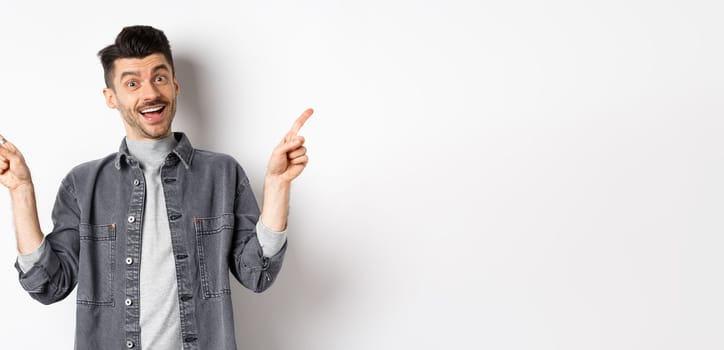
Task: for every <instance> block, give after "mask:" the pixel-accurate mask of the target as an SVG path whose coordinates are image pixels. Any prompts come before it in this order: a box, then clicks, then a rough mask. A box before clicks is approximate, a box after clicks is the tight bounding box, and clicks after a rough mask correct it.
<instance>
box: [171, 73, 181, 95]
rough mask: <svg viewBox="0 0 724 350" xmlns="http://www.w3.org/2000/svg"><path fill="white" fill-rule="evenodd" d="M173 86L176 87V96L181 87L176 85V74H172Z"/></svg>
mask: <svg viewBox="0 0 724 350" xmlns="http://www.w3.org/2000/svg"><path fill="white" fill-rule="evenodd" d="M173 85H175V86H176V96H178V94H179V93H180V92H181V85H179V84H178V81H177V80H176V73H175V72H174V73H173Z"/></svg>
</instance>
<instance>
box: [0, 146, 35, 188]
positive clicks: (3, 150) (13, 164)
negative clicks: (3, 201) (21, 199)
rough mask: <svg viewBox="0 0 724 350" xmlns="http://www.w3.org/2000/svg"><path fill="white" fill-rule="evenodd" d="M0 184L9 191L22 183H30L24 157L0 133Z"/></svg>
mask: <svg viewBox="0 0 724 350" xmlns="http://www.w3.org/2000/svg"><path fill="white" fill-rule="evenodd" d="M0 144H1V145H0V184H2V185H3V186H5V187H7V188H8V189H9V190H10V191H11V192H12V191H15V190H17V189H18V188H20V187H21V186H22V185H32V180H31V178H30V169H28V166H27V165H26V164H25V158H23V155H22V154H21V153H20V151H18V149H17V148H16V147H15V145H13V144H12V143H11V142H9V141H7V140H5V138H4V137H2V135H0Z"/></svg>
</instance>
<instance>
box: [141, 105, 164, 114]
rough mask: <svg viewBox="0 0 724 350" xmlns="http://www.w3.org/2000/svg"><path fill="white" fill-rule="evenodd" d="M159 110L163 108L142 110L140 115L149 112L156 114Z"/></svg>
mask: <svg viewBox="0 0 724 350" xmlns="http://www.w3.org/2000/svg"><path fill="white" fill-rule="evenodd" d="M161 108H163V106H160V107H156V108H149V109H144V110H142V111H141V113H151V112H157V111H160V110H161Z"/></svg>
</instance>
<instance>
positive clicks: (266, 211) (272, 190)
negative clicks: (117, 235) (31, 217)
mask: <svg viewBox="0 0 724 350" xmlns="http://www.w3.org/2000/svg"><path fill="white" fill-rule="evenodd" d="M290 189H291V182H286V181H283V180H278V179H275V178H271V177H267V178H266V179H265V180H264V203H262V210H261V222H262V223H263V224H264V225H265V226H266V227H268V228H270V229H272V230H274V231H284V230H285V229H286V227H287V215H288V214H289V192H290ZM38 244H40V242H38Z"/></svg>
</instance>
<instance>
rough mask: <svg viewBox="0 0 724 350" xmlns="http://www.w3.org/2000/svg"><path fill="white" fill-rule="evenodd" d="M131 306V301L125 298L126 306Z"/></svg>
mask: <svg viewBox="0 0 724 350" xmlns="http://www.w3.org/2000/svg"><path fill="white" fill-rule="evenodd" d="M131 304H133V300H131V298H127V299H126V306H131Z"/></svg>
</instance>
